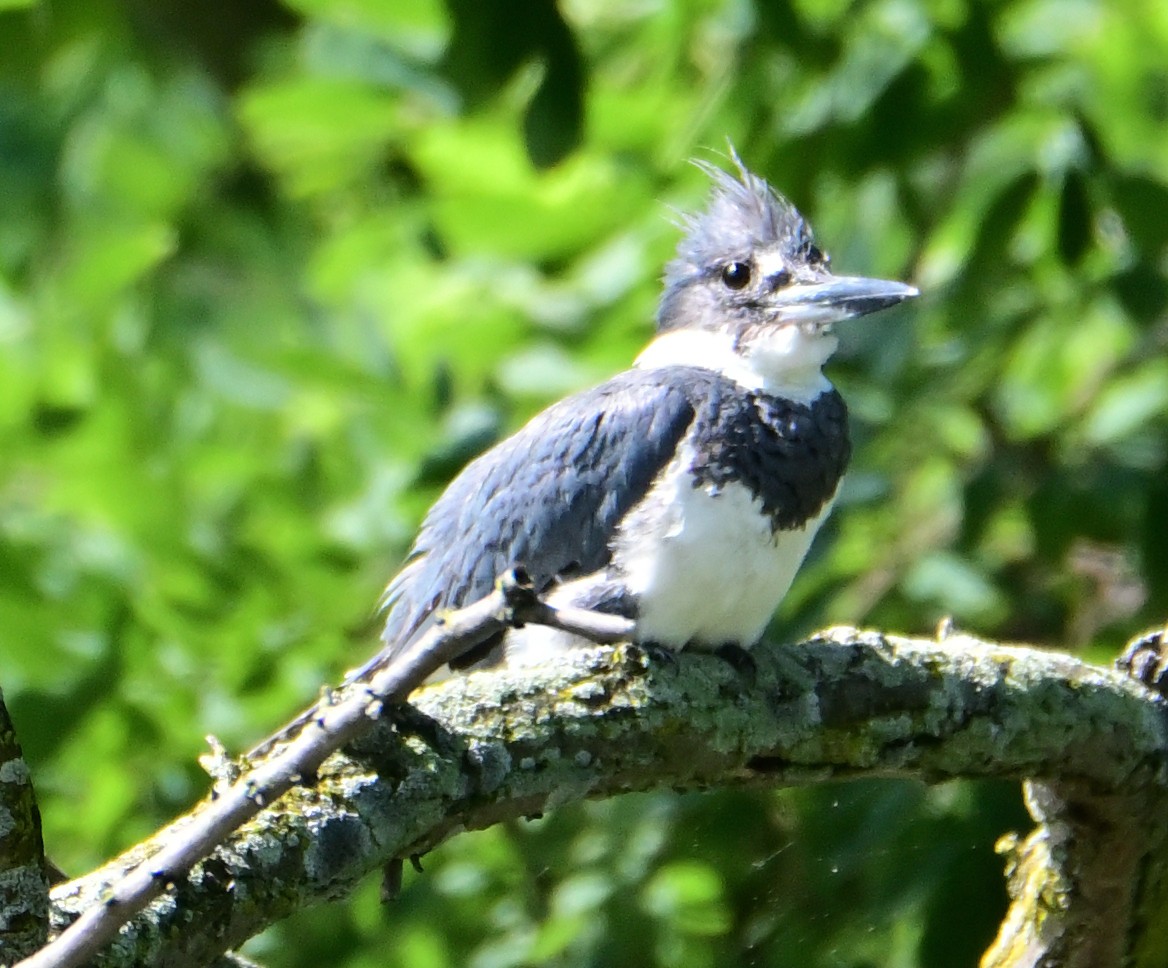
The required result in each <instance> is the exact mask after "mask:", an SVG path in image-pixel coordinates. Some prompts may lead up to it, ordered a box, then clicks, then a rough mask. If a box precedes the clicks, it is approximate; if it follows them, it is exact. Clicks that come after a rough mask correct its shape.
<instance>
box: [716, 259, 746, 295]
mask: <svg viewBox="0 0 1168 968" xmlns="http://www.w3.org/2000/svg"><path fill="white" fill-rule="evenodd" d="M722 281H723V282H724V283H725V284H726V288H727V289H744V288H746V286H747V285H749V283H750V265H749V264H748V263H746V262H728V263H726V265H724V266H722Z"/></svg>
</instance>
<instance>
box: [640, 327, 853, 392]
mask: <svg viewBox="0 0 1168 968" xmlns="http://www.w3.org/2000/svg"><path fill="white" fill-rule="evenodd" d="M836 346H837V340H836V338H835V337H834V336H832V335H831V334H830V333H828V332H825V331H823V330H812V329H805V328H804V327H802V326H797V325H788V326H777V327H773V328H771V327H768V328H767V329H765V330H763V331H761V332H759V333H756V334H755V335H754V336H753V338H751V339H749V340H748V341H746V342H743V343H741V344H738V343H736V341H735V337H734V335H733V334H732V333H726V332H720V331H713V330H702V329H675V330H671V331H670V332H668V333H662V334H661V335H659V336H657V337H656V338H655V339H654V340H653V342H651V343H650V344H649V345H648V346H647V347H645V349H644V351H643V352H642V353H641V355H640V356H638V357H637V360H636V364H635V365H636V366H637V367H638V368H639V369H642V370H652V369H659V368H661V367H668V366H699V367H702V368H703V369H707V370H714V371H716V372H718V373H721V374H722V375H723V376H724V377H726V378H727V379H729V380H733V381H734V382H735V383H737V384H738V385H739V386H741V387H744V388H745V389H747V390H764V391H766V392H767V393H773V394H774V395H775V396H780V397H783V398H785V399H789V400H794V401H795V402H796V403H810V402H811V401H812V400H814V399H815V398H816V397H818V396H819V395H820V394H821V393H823V392H824V391H826V390H829V389H831V384H830V383H828V381H827V377H825V376H824V375H823V364H824V363H825V362H827V359H828V357H830V356H831V354H832V353H834V352H835V348H836Z"/></svg>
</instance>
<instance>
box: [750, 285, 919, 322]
mask: <svg viewBox="0 0 1168 968" xmlns="http://www.w3.org/2000/svg"><path fill="white" fill-rule="evenodd" d="M919 295H920V290H918V289H916V288H915V287H914V286H907V285H905V284H904V283H903V282H891V281H889V280H887V279H866V278H864V277H863V276H827V277H825V278H824V279H823V281H822V282H808V283H798V284H796V285H792V286H786V287H785V288H783V289H780V290H779V291H778V292H776V293H775V294H774V295H773V296H772V297H771V299H770V300H769V302H770V306H771V308H772V309H774V310H775V314H776V317H777V321H781V322H784V323H808V324H811V325H813V326H826V325H828V324H830V323H835V322H838V321H839V320H841V319H850V318H851V317H852V316H866V315H867V314H868V313H874V312H877V311H879V310H881V309H887V308H888V307H889V306H895V305H896V304H897V303H900V302H904V300H906V299H912V298H913V297H914V296H919Z"/></svg>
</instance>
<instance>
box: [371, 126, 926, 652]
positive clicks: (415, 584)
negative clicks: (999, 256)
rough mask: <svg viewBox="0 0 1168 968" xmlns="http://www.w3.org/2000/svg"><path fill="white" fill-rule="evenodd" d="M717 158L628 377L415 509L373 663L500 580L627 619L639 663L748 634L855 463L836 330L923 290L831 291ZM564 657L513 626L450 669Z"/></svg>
mask: <svg viewBox="0 0 1168 968" xmlns="http://www.w3.org/2000/svg"><path fill="white" fill-rule="evenodd" d="M730 159H731V161H732V163H733V164H732V168H733V170H725V169H724V168H722V167H719V166H717V165H714V164H712V163H710V162H707V161H704V160H698V161H695V164H696V165H697V166H698V167H699V168H700V169H701V170H703V171H704V172H705V173H706V175H708V176H709V178H710V180H711V186H710V194H709V198H708V202H707V204H706V206H705V208H704V209H703V210H702V211H700V212H699V213H697V214H694V215H682V216H681V217H680V228H681V230H682V232H683V235H682V237H681V239H680V242H679V243H678V247H677V252H676V256H675V258H673V259H672V260H671V261H670V262H669V263H668V264H667V265H666V267H665V272H664V289H663V294H662V296H661V299H660V303H659V305H658V309H657V314H656V333H655V335H654V337H653V338H652V340H651V342H650V343H649V344H648V345H647V347H646V348H645V349H644V351H643V352H642V353H641V354H640V355H639V356H638V357H637V358H636V360H635V362H634V363H633V366H632V367H631V368H630V369H628V370H626V371H624V372H621V373H618V374H617V375H616V376H614V377H612V378H611V379H609V380H607V381H606V382H604V383H601V384H600V385H598V386H595V387H592V388H590V389H586V390H583V391H582V392H579V393H576V394H574V395H572V396H569V397H567V398H566V399H563V400H561V401H559V402H558V403H555V404H553V405H552V406H550V407H549V408H547V409H546V410H544V411H543V412H541V413H539V414H538V415H536V416H535V417H534V418H532V419H531V420H530V421H529V422H528V423H527V424H526V425H525V426H523V427H522V428H521V429H520V430H518V431H517V432H516V433H514V434H513V435H512V436H510V437H508V438H506V439H505V440H503V441H501V442H499V443H498V444H496V445H495V446H493V447H492V448H490V449H489V450H487V451H486V452H485V453H483V454H482V455H481V456H479V457H478V458H476V459H475V460H473V461H471V462H470V463H469V464H468V465H467V466H466V467H465V469H464V470H462V472H461V473H459V474H458V475H457V476H456V477H455V478H454V479H453V481H452V482H451V483H450V484H449V486H448V487H447V488H446V490H445V492H444V493H443V494H442V495H441V496H440V497H439V498H438V500H437V501H436V502H435V503H434V504H433V506H432V507H431V508H430V510H429V512H428V513H427V514H426V516H425V518H424V520H423V521H422V524H421V526H420V529H419V531H418V534H417V537H416V539H415V541H414V543H413V546H412V548H411V549H410V551H409V553H408V555H407V557H406V560H405V563H404V565H403V567H402V568H401V570H400V571H399V572H398V573H397V574H396V575H395V576H394V577H393V578H392V580H391V581H390V582H389V584H388V586H387V588H386V589H385V593H384V595H383V597H382V600H381V607H382V609H383V612H384V616H385V624H384V631H383V633H382V643H381V651H380V652H379V654H378V657H377V661H378V662H380V663H382V664H384V663H388V662H392V661H393V660H394V659H395V658H396V657H399V656H402V655H405V654H407V653H408V652H409V650H410V648H411V646H412V645H413V644H414V643H416V642H417V641H418V640H419V638H420V637H421V636H422V635H423V633H424V632H425V631H426V630H427V629H429V628H430V627H431V626H432V625H433V624H434V622H435V621H436V620H437V619H438V617H439V616H441V615H442V614H443V612H444V611H446V610H450V609H456V608H459V607H462V606H465V605H468V604H470V603H472V602H474V601H475V600H477V599H479V598H481V597H482V596H484V595H486V594H488V593H489V592H490V591H491V590H492V589H493V587H494V584H495V581H496V579H497V577H498V576H499V575H500V574H501V573H503V572H505V571H507V570H508V569H512V568H519V569H522V570H523V571H524V572H525V573H526V575H527V576H529V577H530V580H531V581H532V582H533V584H534V587H535V589H536V591H537V592H539V593H540V594H541V595H542V596H543V597H544V599H545V600H546V601H547V602H548V603H549V604H551V605H573V606H577V607H583V608H588V609H593V610H596V611H600V612H606V613H610V614H615V615H620V616H623V617H625V618H627V619H631V620H632V621H633V623H634V629H635V632H634V634H633V640H634V641H636V642H639V643H644V644H646V645H649V646H652V647H653V648H655V649H660V650H667V651H669V652H672V651H674V650H682V649H687V648H701V649H710V650H720V649H723V648H738V649H747V648H749V647H750V646H752V645H754V644H755V643H757V642H758V640H759V639H760V638H761V637H762V635H763V633H764V631H765V629H766V627H767V625H768V623H769V622H770V620H771V618H772V616H773V614H774V612H775V610H776V608H777V607H778V605H779V603H780V602H781V601H782V599H783V597H784V596H785V595H786V593H787V591H788V589H789V588H790V585H791V582H792V580H793V579H794V577H795V574H796V571H797V570H798V569H799V567H800V565H801V564H802V562H803V559H804V557H805V556H806V554H807V551H808V548H809V546H810V545H811V541H812V539H813V538H814V536H815V533H816V532H817V531H818V530H819V527H820V526H821V525H822V524H823V521H824V520H825V518H826V517H827V516H828V514H829V513H830V511H831V508H832V504H833V502H834V501H835V497H836V495H837V493H838V489H839V485H840V481H841V480H842V478H843V475H844V472H845V470H846V468H847V466H848V461H849V459H850V456H851V445H850V442H849V436H848V416H847V408H846V406H845V404H844V401H843V399H842V398H841V396H840V394H839V392H838V391H837V390H836V389H835V388H834V387H833V386H832V385H831V383H830V382H829V381H828V379H827V377H826V376H825V375H824V373H823V365H824V363H826V361H827V360H828V358H829V357H830V356H831V355H832V353H833V352H834V351H835V350H836V348H837V339H836V337H835V336H834V335H833V332H832V327H833V324H835V323H837V322H839V321H841V320H845V319H848V318H851V317H857V316H865V315H868V314H870V313H874V312H877V311H878V310H882V309H886V308H888V307H891V306H894V305H896V304H898V303H901V302H903V301H905V300H907V299H910V298H913V297H915V296H917V295H918V294H919V293H918V290H917V289H916V288H914V287H913V286H911V285H907V284H905V283H901V282H895V281H891V280H885V279H874V278H865V277H860V276H845V275H835V274H834V273H833V272H832V270H831V266H830V259H829V257H828V256H827V255H826V254H825V253H824V251H823V250H822V249H821V248H820V247H819V246H818V245H817V244H816V242H815V240H814V236H813V234H812V231H811V228H810V226H809V225H808V223H807V221H806V220H805V219H804V218H803V217H802V216H801V215H800V214H799V212H798V211H797V210H796V208H795V207H794V206H793V205H792V204H791V203H790V202H789V201H788V200H787V199H786V198H785V197H784V196H782V195H781V194H780V193H779V192H777V191H776V190H774V189H773V188H771V186H770V185H769V184H768V182H767V181H766V180H764V179H763V178H761V177H759V176H757V175H755V174H753V173H751V172H750V171H749V170H747V168H746V167H745V165H744V164H743V163H742V161H741V160H740V159H739V157H738V155H737V153H735V152H734V150H733V148H731V151H730ZM578 641H579V640H577V639H575V637H573V636H571V635H569V634H567V633H564V632H558V631H555V630H552V629H548V628H540V627H536V626H530V625H529V626H527V627H525V628H522V629H514V630H508V631H506V632H504V633H499V634H498V635H496V636H494V637H493V638H491V639H489V640H487V641H486V642H484V643H482V644H481V645H479V646H477V647H475V648H474V649H471V650H470V651H468V652H467V653H465V654H464V655H462V656H460V657H458V658H456V659H454V660H452V661H451V662H450V667H451V668H452V669H461V668H466V667H477V666H482V665H491V664H496V663H500V662H502V663H506V664H508V665H511V664H515V665H519V664H527V663H532V662H541V661H555V659H556V657H557V656H558V655H559V654H560V652H559V650H562V649H564V648H570V647H572V646H573V645H575V644H578Z"/></svg>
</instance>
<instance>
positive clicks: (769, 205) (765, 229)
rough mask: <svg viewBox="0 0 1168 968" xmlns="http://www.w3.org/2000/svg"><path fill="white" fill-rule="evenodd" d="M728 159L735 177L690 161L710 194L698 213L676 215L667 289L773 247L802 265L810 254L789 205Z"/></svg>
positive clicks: (807, 235)
mask: <svg viewBox="0 0 1168 968" xmlns="http://www.w3.org/2000/svg"><path fill="white" fill-rule="evenodd" d="M730 158H731V160H732V161H733V162H734V166H735V168H737V174H736V175H735V174H732V173H730V172H727V171H723V170H722V169H721V168H718V167H717V166H716V165H712V164H710V163H709V162H706V161H700V160H698V161H694V165H695V166H697V167H698V168H700V169H701V170H702V171H704V172H705V173H706V174H707V175H709V176H710V179H711V181H713V183H714V184H713V190H712V191H711V194H710V200H709V203H708V204H707V205H706V208H705V210H704V211H703V212H701V213H699V214H698V215H682V216H681V226H682V228H683V229H684V230H685V235H684V236H683V237H682V239H681V241H680V242H679V243H678V246H677V258H676V259H674V260H673V261H671V262H670V263H669V264H668V265H667V266H666V267H665V282H666V285H667V286H669V285H674V284H677V283H680V282H683V281H684V280H686V279H688V278H690V277H692V276H693V275H694V274H695V273H700V272H701V271H702V270H704V269H706V268H708V267H710V266H712V265H715V264H721V263H724V262H726V261H727V260H730V259H735V258H741V257H745V256H747V255H748V254H749V253H750V252H752V251H757V250H759V249H764V248H770V247H772V246H775V245H776V244H777V245H779V246H781V247H782V248H783V249H784V250H785V251H786V252H788V253H789V254H790V256H791V257H792V258H793V259H795V258H802V259H804V260H805V259H806V258H807V256H808V253H809V252H810V249H811V246H812V244H813V240H812V234H811V229H810V227H809V226H808V225H807V223H806V222H805V221H804V220H803V216H801V215H800V214H799V212H798V211H797V210H796V208H795V206H794V205H792V204H791V203H790V202H788V201H787V200H786V199H785V198H784V197H783V196H782V195H780V194H779V193H778V192H776V191H775V190H774V189H773V188H771V186H770V185H768V184H767V182H766V181H765V179H762V178H759V177H758V176H757V175H755V174H752V173H751V172H750V171H748V170H747V168H746V166H745V165H743V164H742V161H741V159H739V157H738V155H737V153H735V152H734V150H733V148H731V149H730Z"/></svg>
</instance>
